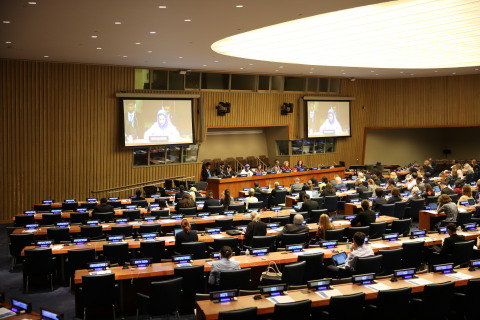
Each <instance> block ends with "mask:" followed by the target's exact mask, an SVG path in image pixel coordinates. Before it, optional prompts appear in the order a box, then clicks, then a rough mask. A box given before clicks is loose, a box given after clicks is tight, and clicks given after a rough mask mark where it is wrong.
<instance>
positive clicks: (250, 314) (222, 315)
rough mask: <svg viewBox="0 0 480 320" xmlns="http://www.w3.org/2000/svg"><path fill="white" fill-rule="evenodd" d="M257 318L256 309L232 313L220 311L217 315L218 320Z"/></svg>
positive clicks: (233, 311)
mask: <svg viewBox="0 0 480 320" xmlns="http://www.w3.org/2000/svg"><path fill="white" fill-rule="evenodd" d="M256 318H257V307H251V308H245V309H239V310H232V311H222V312H219V313H218V320H245V319H252V320H254V319H256Z"/></svg>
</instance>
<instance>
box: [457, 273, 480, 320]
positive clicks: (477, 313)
mask: <svg viewBox="0 0 480 320" xmlns="http://www.w3.org/2000/svg"><path fill="white" fill-rule="evenodd" d="M454 299H455V301H456V302H457V303H456V305H457V306H456V308H455V309H456V311H457V312H459V313H460V314H463V315H464V316H465V317H466V319H467V320H473V319H480V308H478V305H477V303H478V301H480V279H470V280H468V283H467V288H466V291H465V292H464V293H460V292H455V296H454Z"/></svg>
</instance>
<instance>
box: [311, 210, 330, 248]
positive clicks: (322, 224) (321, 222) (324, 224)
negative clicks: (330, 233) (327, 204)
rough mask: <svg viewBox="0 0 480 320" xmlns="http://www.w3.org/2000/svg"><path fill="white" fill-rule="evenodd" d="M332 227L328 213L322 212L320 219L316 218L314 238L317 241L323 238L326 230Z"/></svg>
mask: <svg viewBox="0 0 480 320" xmlns="http://www.w3.org/2000/svg"><path fill="white" fill-rule="evenodd" d="M332 229H333V225H332V223H331V222H330V217H329V216H328V214H325V213H324V214H322V215H321V216H320V219H318V229H317V233H316V234H315V240H316V241H318V240H321V239H325V235H326V233H327V232H326V231H327V230H332Z"/></svg>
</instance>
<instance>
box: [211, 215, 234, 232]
mask: <svg viewBox="0 0 480 320" xmlns="http://www.w3.org/2000/svg"><path fill="white" fill-rule="evenodd" d="M215 227H217V228H222V231H227V230H232V229H235V228H234V227H233V219H232V218H230V219H216V220H215Z"/></svg>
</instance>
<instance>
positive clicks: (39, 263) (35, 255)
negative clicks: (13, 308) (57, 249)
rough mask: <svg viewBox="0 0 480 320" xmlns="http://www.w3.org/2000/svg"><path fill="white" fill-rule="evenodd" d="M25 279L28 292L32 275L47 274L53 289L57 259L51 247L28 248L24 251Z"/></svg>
mask: <svg viewBox="0 0 480 320" xmlns="http://www.w3.org/2000/svg"><path fill="white" fill-rule="evenodd" d="M24 254H25V260H24V262H23V279H24V281H25V284H24V288H25V292H26V293H28V284H29V279H30V277H31V276H47V278H48V279H49V280H50V290H51V291H53V273H54V272H55V263H54V262H55V259H54V257H53V254H52V249H51V248H35V249H26V250H25V251H24Z"/></svg>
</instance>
